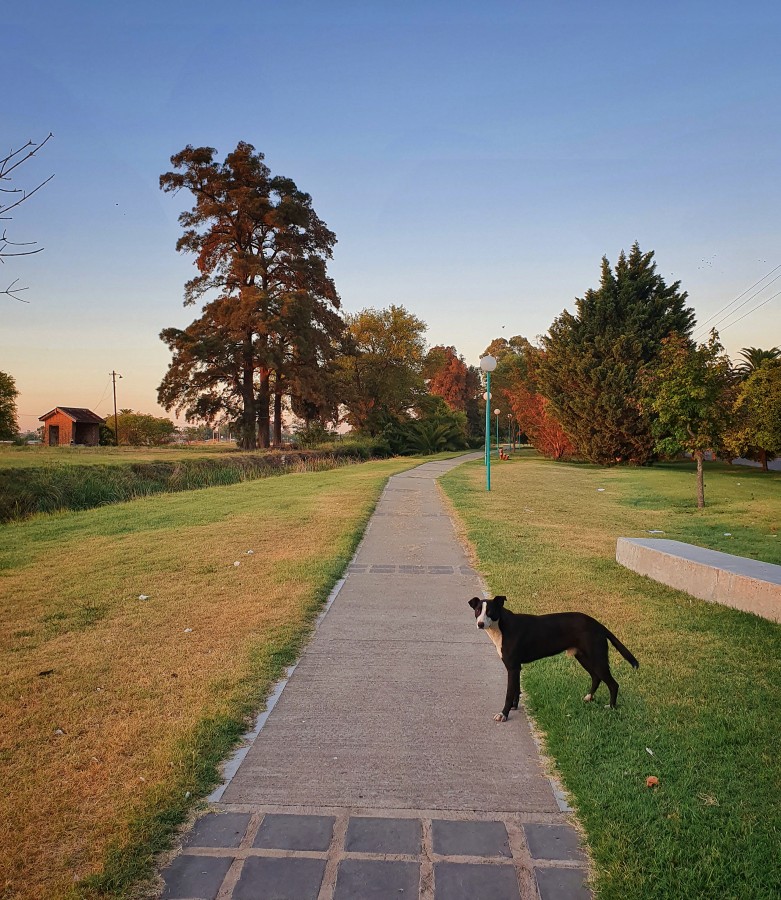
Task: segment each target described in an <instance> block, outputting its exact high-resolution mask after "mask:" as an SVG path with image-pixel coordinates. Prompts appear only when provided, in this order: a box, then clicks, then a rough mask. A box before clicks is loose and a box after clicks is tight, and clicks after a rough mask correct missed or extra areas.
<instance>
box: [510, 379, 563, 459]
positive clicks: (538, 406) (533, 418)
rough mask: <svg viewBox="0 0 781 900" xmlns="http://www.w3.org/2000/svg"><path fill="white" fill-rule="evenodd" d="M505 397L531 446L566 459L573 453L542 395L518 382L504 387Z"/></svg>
mask: <svg viewBox="0 0 781 900" xmlns="http://www.w3.org/2000/svg"><path fill="white" fill-rule="evenodd" d="M508 401H509V403H510V408H511V409H512V411H513V415H514V416H515V419H516V421H517V422H518V426H519V427H520V429H521V431H522V432H524V433H525V434H526V436H527V438H528V439H529V443H530V444H531V445H532V447H534V449H535V450H537V451H538V452H539V453H542V454H543V456H547V457H549V458H550V459H566V458H568V457H570V456H572V455H573V454H574V452H575V448H574V446H573V445H572V441H570V439H569V437H568V436H567V433H566V432H565V431H564V429H563V428H562V427H561V424H560V423H559V421H558V419H556V417H555V416H554V415H552V413H551V410H550V401H549V400H548V399H547V398H546V397H543V396H542V394H538V393H537V392H536V391H534V390H532V389H531V388H529V387H527V386H526V385H524V384H521V385H518V386H516V387H515V388H514V389H513V390H512V391H508Z"/></svg>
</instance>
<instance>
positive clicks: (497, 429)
mask: <svg viewBox="0 0 781 900" xmlns="http://www.w3.org/2000/svg"><path fill="white" fill-rule="evenodd" d="M500 412H501V410H500V409H495V410H494V415H495V416H496V458H497V459H501V456H502V450H501V448H500V446H499V413H500Z"/></svg>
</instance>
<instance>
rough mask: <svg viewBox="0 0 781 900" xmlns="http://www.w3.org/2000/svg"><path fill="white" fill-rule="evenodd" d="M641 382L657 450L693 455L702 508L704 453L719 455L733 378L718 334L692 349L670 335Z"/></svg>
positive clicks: (689, 345)
mask: <svg viewBox="0 0 781 900" xmlns="http://www.w3.org/2000/svg"><path fill="white" fill-rule="evenodd" d="M643 380H644V382H645V387H646V391H647V393H646V397H647V399H646V401H645V402H646V404H647V406H648V408H649V409H650V411H652V412H653V413H654V415H655V418H654V420H653V430H654V435H655V437H656V449H657V450H658V451H659V452H660V453H663V454H665V455H668V456H674V455H676V454H678V453H690V454H691V455H692V457H693V458H694V459H695V461H696V463H697V506H698V507H699V508H702V507H703V506H705V484H704V479H703V459H704V457H705V453H706V452H707V451H708V450H713V451H714V452H715V453H717V454H719V453H720V451H721V449H722V447H723V445H724V439H725V437H726V435H727V433H728V431H729V428H730V423H731V410H732V401H733V397H732V393H733V391H732V388H733V385H734V376H733V373H732V366H731V363H730V360H729V357H728V356H727V354H726V353H725V352H724V348H723V347H722V346H721V344H720V343H719V337H718V334H717V333H716V332H715V331H711V335H710V339H709V341H708V343H707V344H700V345H699V346H697V347H692V346H691V344H690V342H689V341H688V340H687V339H686V338H685V337H683V336H681V335H679V334H671V335H670V336H669V337H667V338H665V339H664V340H663V341H662V349H661V353H660V354H659V359H658V362H657V364H656V365H655V366H653V367H649V368H648V369H646V371H645V373H644V375H643Z"/></svg>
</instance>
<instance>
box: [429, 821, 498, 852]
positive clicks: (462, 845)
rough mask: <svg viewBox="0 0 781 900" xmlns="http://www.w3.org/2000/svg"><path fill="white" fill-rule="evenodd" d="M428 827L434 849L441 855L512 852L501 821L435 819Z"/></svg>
mask: <svg viewBox="0 0 781 900" xmlns="http://www.w3.org/2000/svg"><path fill="white" fill-rule="evenodd" d="M431 830H432V835H433V838H434V853H438V854H440V855H441V856H506V857H510V856H511V855H512V854H511V853H510V843H509V840H508V837H507V829H506V828H505V827H504V822H451V821H448V820H446V819H434V820H433V821H432V823H431Z"/></svg>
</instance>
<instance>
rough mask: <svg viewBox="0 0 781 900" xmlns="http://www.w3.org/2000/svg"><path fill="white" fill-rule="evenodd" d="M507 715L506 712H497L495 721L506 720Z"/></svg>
mask: <svg viewBox="0 0 781 900" xmlns="http://www.w3.org/2000/svg"><path fill="white" fill-rule="evenodd" d="M506 721H507V716H506V715H505V714H504V713H497V714H496V715H495V716H494V722H506Z"/></svg>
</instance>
